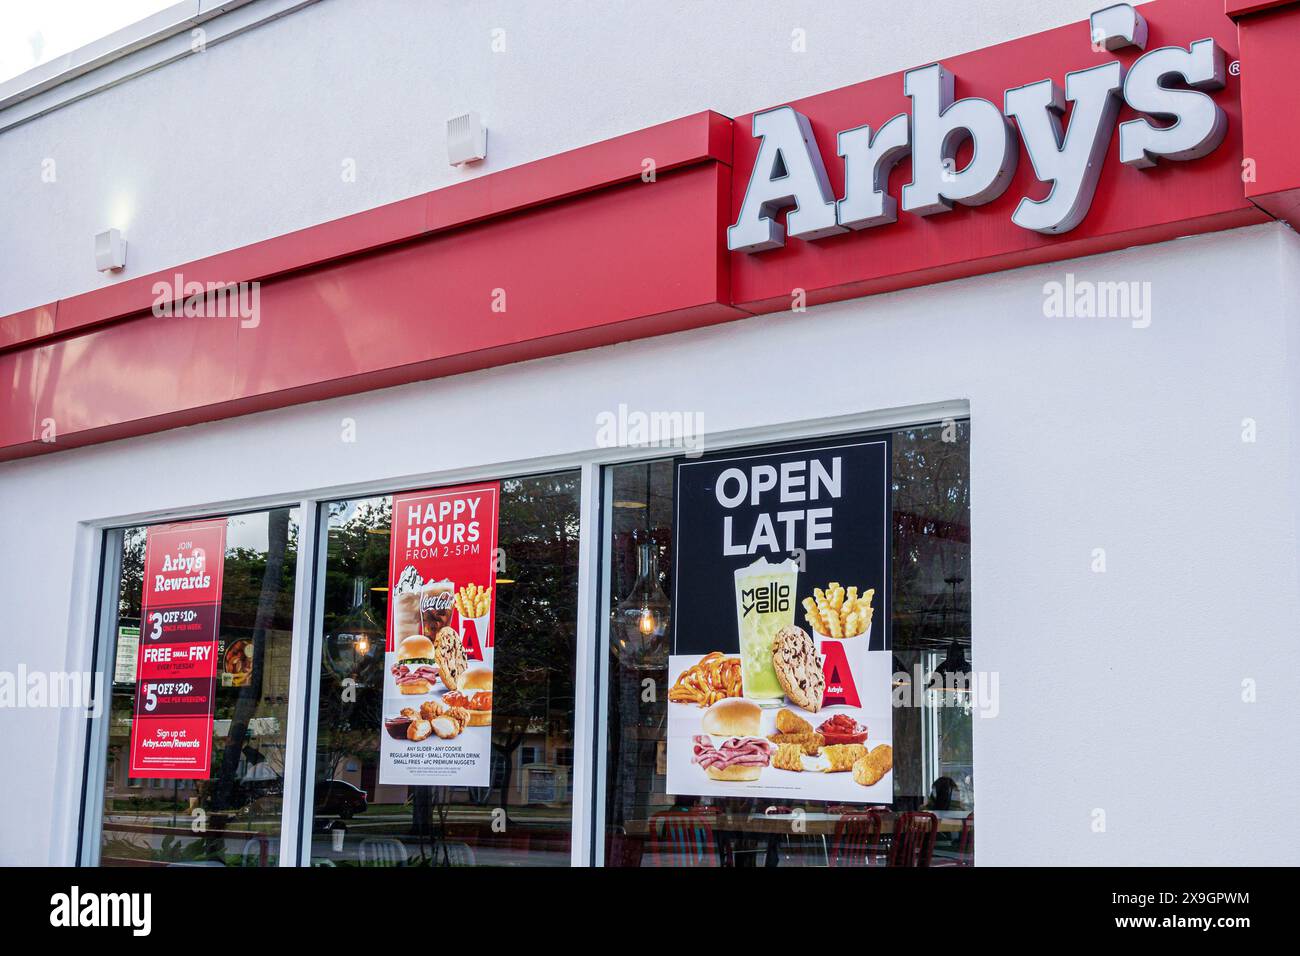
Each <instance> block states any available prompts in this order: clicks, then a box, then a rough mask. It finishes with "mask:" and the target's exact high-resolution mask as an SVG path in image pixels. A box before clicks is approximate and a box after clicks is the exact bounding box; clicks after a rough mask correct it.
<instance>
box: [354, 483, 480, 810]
mask: <svg viewBox="0 0 1300 956" xmlns="http://www.w3.org/2000/svg"><path fill="white" fill-rule="evenodd" d="M500 493H501V486H500V485H499V484H498V483H496V482H490V483H480V484H474V485H462V486H459V487H455V488H439V489H435V490H431V491H413V492H407V493H405V494H400V495H394V496H393V531H392V539H391V544H390V546H389V568H388V586H389V600H388V629H387V641H386V647H385V650H386V652H387V653H386V654H385V667H386V670H385V674H384V727H383V730H384V732H383V734H382V735H381V738H380V739H381V741H382V747H381V760H380V767H379V779H380V781H381V782H382V783H398V784H440V785H460V786H471V787H475V786H486V785H487V784H488V781H489V771H490V766H491V760H490V756H491V742H492V659H493V653H494V645H495V628H494V622H495V619H496V565H497V555H496V552H497V507H498V500H499V498H500Z"/></svg>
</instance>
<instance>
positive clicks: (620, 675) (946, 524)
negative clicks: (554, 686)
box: [603, 422, 974, 866]
mask: <svg viewBox="0 0 1300 956" xmlns="http://www.w3.org/2000/svg"><path fill="white" fill-rule="evenodd" d="M808 448H812V449H813V452H807V453H806V454H805V452H806V450H807V449H808ZM789 449H794V451H790V450H789ZM871 454H877V455H878V456H879V457H878V459H872V458H871V457H870V455H871ZM854 456H858V458H855V457H854ZM710 458H714V459H718V460H721V459H722V458H726V459H727V461H726V462H725V463H724V464H723V465H718V466H716V467H715V469H714V470H713V471H712V472H710V471H708V459H710ZM969 459H970V431H969V423H968V422H946V423H942V424H936V425H933V426H927V427H916V428H908V429H903V430H899V431H895V432H892V433H889V434H888V435H879V436H850V437H843V438H836V439H834V440H832V441H828V442H822V443H815V444H812V445H809V444H807V443H805V445H803V446H799V445H792V446H785V448H783V449H778V450H776V451H772V450H769V449H763V448H758V449H740V450H736V451H729V452H727V453H726V455H725V456H721V455H719V456H706V460H705V462H704V470H703V471H702V472H697V473H699V474H706V475H708V478H707V482H711V483H710V484H707V485H706V488H705V490H706V491H707V492H708V494H706V495H704V496H703V498H702V496H701V494H700V489H699V488H698V487H696V488H692V487H686V488H684V487H683V481H684V480H685V481H688V482H689V481H694V480H695V479H693V478H690V477H689V476H690V475H692V474H693V473H692V472H691V471H690V470H687V471H683V470H682V468H683V466H686V468H687V469H690V468H691V467H694V466H691V465H689V463H688V461H687V460H686V459H680V458H679V459H662V460H657V461H652V462H643V463H635V464H627V465H617V466H611V467H609V468H607V469H606V472H605V519H604V522H603V525H604V528H605V535H606V537H605V539H604V546H605V548H606V549H607V551H608V567H609V581H608V589H607V593H606V599H607V602H608V604H607V618H606V620H607V622H608V628H609V677H608V681H607V688H606V689H607V695H608V696H607V727H608V751H607V755H606V757H605V762H604V765H603V780H604V790H605V794H604V799H605V833H604V841H603V842H604V847H603V848H604V861H605V863H606V864H607V865H611V866H679V865H688V866H824V865H828V864H829V865H886V864H889V863H891V862H892V863H895V864H897V865H918V864H921V865H937V864H942V863H969V862H970V861H971V850H972V847H973V824H974V770H973V764H972V759H971V734H972V710H971V701H970V698H969V694H968V691H967V689H966V688H967V687H968V685H969V673H970V671H971V669H972V663H973V662H972V655H971V636H970V499H969V489H970V486H969ZM858 460H860V461H861V462H862V465H861V467H860V468H859V471H867V470H869V469H870V468H874V469H876V470H875V471H874V472H873V473H872V480H871V481H865V482H861V483H859V484H854V482H855V481H859V478H856V477H855V475H854V472H853V470H852V469H853V468H854V467H857V466H856V465H855V462H857V461H858ZM873 461H875V462H876V464H871V462H873ZM886 463H887V464H886ZM728 465H729V466H731V471H730V472H728V473H726V474H725V475H724V474H723V470H724V469H725V468H726V467H727V466H728ZM841 465H842V466H843V468H844V473H843V475H841V474H840V473H839V471H838V470H837V469H838V468H839V467H840V466H841ZM821 469H824V470H821ZM683 474H685V475H687V476H688V477H687V478H686V479H683V478H682V475H683ZM718 476H721V477H718ZM769 477H770V478H771V483H770V484H769V483H768V478H769ZM746 480H748V481H749V484H748V485H745V486H742V485H741V482H744V481H746ZM872 482H874V483H872ZM886 487H887V488H888V492H889V493H888V496H887V498H886V497H884V496H883V495H882V496H880V498H879V501H880V502H881V503H880V504H879V505H877V504H875V503H874V502H875V501H876V498H875V497H872V502H871V503H869V504H870V507H863V506H862V502H861V501H855V500H854V499H855V497H856V498H864V497H866V496H868V495H870V496H875V495H876V494H877V492H883V491H884V489H885V488H886ZM769 489H770V491H769ZM867 489H872V490H871V491H869V492H868V490H867ZM787 491H788V492H789V494H786V493H785V492H787ZM818 491H820V492H822V500H820V501H816V500H814V499H815V498H816V496H817V492H818ZM715 492H716V495H715ZM777 495H779V497H774V496H777ZM765 496H768V497H765ZM769 497H770V498H771V500H774V501H778V502H786V501H787V499H789V500H791V501H799V502H803V504H799V505H791V504H786V503H778V504H777V505H774V506H772V507H770V508H768V507H767V505H766V502H767V500H768V498H769ZM885 501H887V504H885V503H884V502H885ZM719 502H720V503H721V504H720V505H718V507H720V508H721V509H722V511H720V512H719V517H718V523H717V526H716V527H714V525H712V524H708V522H709V521H712V520H713V518H711V517H707V515H706V512H707V509H708V508H709V507H713V506H714V505H715V504H716V503H719ZM751 505H754V506H755V507H754V508H750V506H751ZM814 506H817V507H814ZM823 506H824V507H823ZM727 508H734V510H732V511H727V510H726V509H727ZM747 508H748V509H749V511H746V509H747ZM872 508H874V509H875V510H874V511H873V510H871V509H872ZM765 509H766V511H765ZM855 509H857V510H855ZM724 512H725V513H724ZM764 513H766V515H767V517H766V518H765V517H764ZM683 515H686V516H690V520H697V521H700V522H701V524H702V525H705V524H707V527H697V528H695V529H691V528H684V527H682V526H679V525H678V522H680V521H684V520H687V519H686V518H684V517H683ZM701 516H704V517H701ZM756 516H757V521H756V520H755V518H756ZM764 521H768V525H764V524H763V522H764ZM724 522H725V523H724ZM750 529H754V530H753V531H752V534H751V530H750ZM692 531H694V532H695V533H694V534H692ZM832 533H833V534H834V536H835V537H834V542H833V545H832V541H831V535H832ZM876 539H881V543H882V545H883V548H884V549H885V550H887V557H884V556H882V555H881V554H880V552H879V550H877V548H876V545H875V544H874V543H873V542H874V541H875V540H876ZM680 545H689V548H690V549H691V550H690V551H689V552H688V553H686V554H684V555H683V553H682V552H680V551H679V550H678V546H680ZM765 545H772V546H769V547H765ZM765 551H766V552H767V553H766V555H765V554H764V552H765ZM701 552H706V555H705V558H703V559H701V558H700V557H699V555H700V553H701ZM679 556H681V557H684V558H689V568H674V561H675V560H677V559H678V558H679ZM837 556H839V557H837ZM768 559H770V562H769V561H768ZM751 561H753V562H755V563H754V565H753V566H751ZM778 562H780V564H779V565H778ZM886 565H887V566H888V572H886V571H885V570H884V568H885V566H886ZM827 569H830V570H827ZM736 572H739V573H740V575H741V576H742V577H738V578H737V579H736V580H737V583H736V586H735V589H734V590H733V589H732V588H731V586H730V581H729V580H728V578H729V576H730V575H732V574H735V573H736ZM831 574H835V575H836V577H837V578H838V579H839V580H834V581H833V580H829V577H830V575H831ZM683 575H685V578H684V579H683ZM709 575H713V578H714V579H716V582H718V583H717V587H716V588H714V590H716V592H717V593H716V595H713V594H712V592H711V591H709V590H708V589H707V588H706V589H705V591H704V593H703V594H702V595H701V588H700V585H699V579H700V578H701V577H706V576H709ZM744 575H752V577H749V578H744ZM823 577H826V578H828V580H825V581H823V580H822V578H823ZM742 578H743V580H744V581H746V582H749V583H750V585H751V587H750V589H749V590H742V588H743V587H744V585H743V584H742ZM877 578H878V579H879V580H877ZM885 580H888V582H889V584H888V594H889V597H890V600H889V601H888V602H885V601H884V600H883V596H884V594H883V592H882V594H866V593H865V592H866V591H867V590H868V585H870V586H871V588H873V589H874V588H876V587H883V584H884V581H885ZM841 581H842V582H843V585H842V586H840V587H839V589H838V590H839V592H840V593H838V595H837V594H836V593H835V591H836V586H837V585H840V582H841ZM675 585H676V586H677V588H678V590H679V591H681V592H683V593H679V594H676V595H675V594H674V587H675ZM813 585H816V586H817V588H816V590H814V588H813ZM860 586H861V587H860ZM688 587H689V588H690V592H689V593H686V591H687V588H688ZM787 587H789V590H790V594H789V595H787V594H786V593H785V590H786V589H787ZM742 593H743V594H745V595H746V597H745V598H744V600H743V601H742V600H741V599H740V597H739V595H741V594H742ZM769 598H771V600H770V601H769V600H768V599H769ZM789 598H793V600H789ZM805 602H808V603H806V604H805ZM742 604H743V605H744V606H745V613H746V614H748V613H749V611H750V610H752V609H753V608H758V609H759V611H760V613H763V612H770V613H769V614H768V620H769V621H770V622H771V623H770V627H768V628H767V629H766V630H764V625H763V624H759V625H757V626H756V628H755V630H754V634H755V635H756V640H755V642H753V643H754V646H755V647H758V648H759V649H760V651H761V649H762V648H767V647H770V646H771V645H772V642H773V641H784V642H785V643H783V644H781V645H780V646H781V647H782V648H786V650H784V651H783V653H785V654H787V655H788V656H787V660H785V661H784V662H771V661H765V662H764V663H771V664H772V666H771V667H769V668H767V669H766V670H763V669H762V668H759V667H758V666H757V665H756V664H754V663H753V662H752V661H749V660H744V658H745V656H746V651H747V650H749V651H751V652H752V651H753V648H745V647H738V646H737V645H738V634H737V628H738V627H741V626H749V625H742V624H739V623H737V618H736V616H735V615H736V614H737V610H738V606H739V605H742ZM886 604H887V606H888V607H889V619H888V620H887V621H886V620H882V617H881V615H878V614H877V615H875V616H874V617H873V613H874V612H875V611H876V610H878V609H879V608H881V607H883V606H886ZM674 615H677V618H678V619H674ZM832 616H833V617H835V621H834V623H831V622H830V620H829V619H830V617H832ZM741 620H746V618H745V617H742V618H741ZM814 624H816V626H814ZM885 624H888V625H889V626H888V627H886V626H883V625H885ZM684 627H691V628H693V630H694V636H693V637H692V640H691V641H688V642H686V650H688V651H689V653H688V654H685V655H682V654H679V653H676V652H678V651H681V650H682V649H683V646H682V645H683V636H684V633H685V632H684V630H683V628H684ZM789 628H793V631H797V632H799V633H797V634H796V633H793V632H792V631H790V630H789ZM819 628H820V629H823V630H826V631H827V632H828V633H827V634H825V635H822V634H819V633H818V630H819ZM701 631H703V634H702V635H701V633H700V632H701ZM832 632H833V633H832ZM799 634H804V635H805V636H804V637H799ZM701 641H703V642H706V643H707V642H714V643H715V644H716V648H713V649H716V650H718V651H721V652H722V653H721V654H719V655H716V656H711V659H708V660H706V659H704V658H703V657H701V656H700V652H701V651H704V650H708V649H709V648H706V647H705V644H704V643H701ZM800 641H806V642H808V644H807V646H808V647H809V648H810V649H813V650H814V652H815V650H816V649H817V647H818V645H819V644H820V651H821V654H820V657H821V658H823V659H822V660H821V662H820V664H819V665H818V666H816V668H815V669H816V671H818V673H817V674H816V675H814V676H815V677H816V678H817V679H820V678H822V677H823V676H824V677H825V686H824V687H819V686H817V680H816V679H814V678H813V677H807V670H806V668H807V667H808V666H809V665H808V663H807V659H806V658H803V659H800V658H798V657H797V652H798V651H799V650H800V648H801V647H802V646H803V645H801V644H800V643H799V642H800ZM863 642H868V643H863ZM828 645H830V646H828ZM864 651H865V652H866V653H863V652H864ZM751 656H753V655H752V654H751ZM760 656H761V655H760ZM832 657H834V658H835V659H834V660H832ZM861 662H865V663H861ZM690 665H696V666H695V667H694V668H692V667H691V666H690ZM840 666H844V667H846V668H847V673H850V674H851V675H853V676H854V677H855V678H856V681H857V686H856V687H855V688H853V689H848V688H847V687H845V686H842V683H841V682H840V681H839V677H840V676H841V671H839V670H837V669H836V668H838V667H840ZM800 667H804V668H805V670H804V671H800V670H799V668H800ZM864 669H865V673H864ZM769 671H774V672H779V673H775V674H774V673H769ZM742 675H754V676H753V677H752V683H751V684H750V685H749V687H748V689H746V690H742V686H741V685H743V684H744V683H745V681H744V679H743V678H742ZM769 678H774V679H773V680H769ZM761 682H768V683H772V692H771V693H768V692H767V686H766V683H761ZM918 682H919V684H920V686H919V687H918V686H917V684H918ZM760 683H761V686H760ZM751 691H753V693H750V692H751ZM728 698H734V699H733V700H728V701H727V702H726V703H724V704H723V705H722V707H721V708H719V707H718V706H717V705H718V702H719V700H727V699H728ZM751 698H754V699H752V700H751ZM763 698H767V699H763ZM868 698H870V702H869V700H868ZM741 701H743V703H741ZM883 701H887V702H888V703H887V704H881V703H880V702H883ZM733 704H739V705H740V706H739V708H732V705H733ZM755 705H759V706H755ZM851 705H852V706H851ZM859 705H860V706H859ZM673 708H676V709H677V710H675V711H673V710H672V709H673ZM728 708H732V709H731V710H730V711H728ZM873 708H875V709H873ZM742 710H743V711H744V712H743V713H741V711H742ZM715 711H716V712H717V713H718V714H719V715H722V714H724V713H728V714H729V716H728V717H726V718H723V717H721V716H719V717H718V719H717V720H715V721H713V722H712V723H710V718H709V717H708V716H707V715H709V714H713V713H714V712H715ZM783 715H784V716H783ZM872 715H875V716H872ZM673 720H677V721H679V722H681V726H685V727H687V728H689V729H688V731H686V736H685V737H682V736H680V734H681V731H677V730H674V731H672V732H671V733H670V725H671V724H672V722H673ZM733 720H734V722H732V721H733ZM778 720H779V721H780V722H778ZM832 721H833V722H832ZM749 722H752V724H753V726H749ZM882 722H883V723H885V724H886V727H880V724H881V723H882ZM760 727H761V730H760V729H758V728H760ZM701 730H703V731H704V732H703V733H701ZM782 731H785V733H783V732H782ZM882 731H884V732H883V733H882ZM882 738H883V739H885V740H888V741H889V743H888V745H885V746H883V747H882V746H881V743H880V742H879V741H881V739H882ZM891 750H892V753H891V752H890V751H891ZM670 765H671V768H672V769H671V770H670ZM670 773H672V774H676V775H677V777H676V779H677V780H678V781H684V783H682V784H680V785H678V786H677V787H676V788H675V789H676V790H677V792H673V789H670V788H669V776H670ZM891 781H892V786H891V784H890V782H891ZM747 792H748V793H749V794H752V795H746V794H747ZM732 794H734V795H732ZM832 794H833V795H834V796H832ZM819 796H820V797H823V798H824V799H816V797H819Z"/></svg>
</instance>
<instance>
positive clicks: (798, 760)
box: [772, 744, 803, 773]
mask: <svg viewBox="0 0 1300 956" xmlns="http://www.w3.org/2000/svg"><path fill="white" fill-rule="evenodd" d="M772 766H773V767H775V768H776V769H777V770H793V771H795V772H796V773H800V772H802V771H803V748H802V747H800V746H799V745H798V744H780V745H778V746H777V748H776V753H775V754H774V755H773V756H772Z"/></svg>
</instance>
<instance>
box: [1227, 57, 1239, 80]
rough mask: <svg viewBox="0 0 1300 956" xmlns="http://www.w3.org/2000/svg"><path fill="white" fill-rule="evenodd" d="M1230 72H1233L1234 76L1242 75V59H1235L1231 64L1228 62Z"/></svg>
mask: <svg viewBox="0 0 1300 956" xmlns="http://www.w3.org/2000/svg"><path fill="white" fill-rule="evenodd" d="M1228 72H1229V73H1231V74H1232V75H1233V76H1240V75H1241V61H1240V60H1233V61H1232V62H1231V63H1229V64H1228Z"/></svg>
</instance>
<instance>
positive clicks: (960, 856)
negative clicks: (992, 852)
mask: <svg viewBox="0 0 1300 956" xmlns="http://www.w3.org/2000/svg"><path fill="white" fill-rule="evenodd" d="M957 865H958V866H974V865H975V813H974V811H972V812H970V813H968V814H966V819H965V820H963V821H962V822H961V836H960V837H958V838H957Z"/></svg>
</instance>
